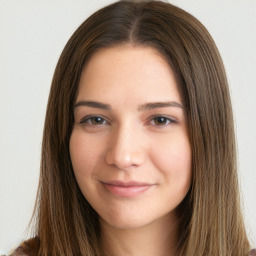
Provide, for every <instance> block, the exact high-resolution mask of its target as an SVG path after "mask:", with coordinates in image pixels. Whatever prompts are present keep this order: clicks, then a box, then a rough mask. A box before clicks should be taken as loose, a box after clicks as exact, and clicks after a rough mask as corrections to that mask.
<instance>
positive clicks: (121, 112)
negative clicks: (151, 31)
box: [70, 45, 191, 229]
mask: <svg viewBox="0 0 256 256" xmlns="http://www.w3.org/2000/svg"><path fill="white" fill-rule="evenodd" d="M74 116H75V123H74V128H73V131H72V135H71V138H70V155H71V160H72V165H73V169H74V173H75V176H76V179H77V182H78V185H79V187H80V189H81V191H82V193H83V195H84V196H85V198H86V199H87V201H88V202H89V203H90V204H91V206H92V207H93V208H94V209H95V211H96V212H97V213H98V214H99V216H100V219H101V221H103V222H104V223H107V224H109V225H111V226H112V227H116V228H122V229H125V228H127V229H129V228H136V227H141V226H145V225H147V224H150V223H153V222H155V221H157V220H160V219H163V218H164V217H167V216H168V215H174V214H173V213H174V209H175V208H176V207H177V206H178V205H179V203H180V202H181V201H182V200H183V198H184V197H185V195H186V194H187V192H188V190H189V187H190V183H191V148H190V144H189V139H188V135H187V127H186V120H185V113H184V109H183V107H182V103H181V97H180V94H179V92H178V89H177V84H176V81H175V78H174V75H173V72H172V70H171V68H170V67H169V65H168V64H167V62H166V61H165V60H164V58H163V57H162V56H161V55H160V54H159V53H158V52H157V51H156V50H154V49H152V48H150V47H134V46H128V45H127V46H120V47H113V48H108V49H102V50H100V51H98V52H97V53H96V54H94V55H93V57H92V58H91V60H90V61H89V62H88V64H87V65H86V67H85V69H84V70H83V72H82V75H81V79H80V84H79V91H78V96H77V100H76V106H75V110H74Z"/></svg>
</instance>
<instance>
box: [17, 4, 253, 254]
mask: <svg viewBox="0 0 256 256" xmlns="http://www.w3.org/2000/svg"><path fill="white" fill-rule="evenodd" d="M236 169H237V167H236V152H235V140H234V129H233V118H232V108H231V103H230V97H229V91H228V84H227V79H226V75H225V71H224V67H223V64H222V61H221V58H220V56H219V53H218V50H217V49H216V46H215V44H214V42H213V40H212V38H211V37H210V35H209V33H208V32H207V30H206V29H205V28H204V27H203V25H202V24H201V23H200V22H199V21H198V20H196V19H195V18H194V17H192V16H191V15H190V14H188V13H186V12H185V11H183V10H181V9H179V8H177V7H175V6H173V5H171V4H168V3H164V2H160V1H120V2H117V3H114V4H112V5H110V6H107V7H105V8H103V9H101V10H99V11H98V12H96V13H95V14H93V15H92V16H91V17H89V18H88V19H87V20H86V21H85V22H84V23H83V24H82V25H81V26H80V27H79V28H78V29H77V31H76V32H75V33H74V34H73V36H72V37H71V39H70V40H69V42H68V43H67V45H66V47H65V48H64V50H63V53H62V55H61V57H60V59H59V62H58V64H57V67H56V70H55V74H54V77H53V82H52V87H51V91H50V96H49V102H48V108H47V113H46V120H45V128H44V137H43V145H42V162H41V177H40V183H39V190H38V195H37V202H36V208H35V213H34V217H33V220H34V225H35V227H36V228H35V230H34V238H32V239H31V240H29V241H26V242H25V243H24V244H23V245H22V246H21V247H19V248H18V249H17V250H16V252H15V253H14V255H22V254H25V255H86V256H96V255H104V256H105V255H106V256H108V255H111V256H112V255H113V256H115V255H118V256H122V255H131V256H135V255H140V256H143V255H147V256H150V255H159V256H165V255H183V256H184V255H197V256H200V255H239V256H240V255H241V256H242V255H249V253H250V244H249V242H248V238H247V235H246V231H245V227H244V223H243V219H242V214H241V209H240V199H239V193H238V180H237V170H236ZM253 253H255V251H251V253H250V254H251V255H253Z"/></svg>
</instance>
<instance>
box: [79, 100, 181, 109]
mask: <svg viewBox="0 0 256 256" xmlns="http://www.w3.org/2000/svg"><path fill="white" fill-rule="evenodd" d="M80 106H86V107H91V108H99V109H104V110H111V106H110V105H109V104H106V103H101V102H97V101H79V102H77V103H76V104H75V108H76V107H80ZM166 107H177V108H181V109H183V108H184V107H183V106H182V104H181V103H178V102H176V101H167V102H152V103H146V104H142V105H139V106H138V111H147V110H152V109H156V108H166Z"/></svg>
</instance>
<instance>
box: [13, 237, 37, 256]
mask: <svg viewBox="0 0 256 256" xmlns="http://www.w3.org/2000/svg"><path fill="white" fill-rule="evenodd" d="M39 247H40V240H39V238H38V237H34V238H31V239H28V240H26V241H23V242H22V243H21V244H20V246H19V247H17V248H16V249H15V250H14V251H13V252H12V253H11V255H10V256H31V255H38V251H39Z"/></svg>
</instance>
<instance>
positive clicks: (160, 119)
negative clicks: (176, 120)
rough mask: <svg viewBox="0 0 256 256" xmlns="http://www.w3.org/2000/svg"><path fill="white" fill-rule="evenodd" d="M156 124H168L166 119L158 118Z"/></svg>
mask: <svg viewBox="0 0 256 256" xmlns="http://www.w3.org/2000/svg"><path fill="white" fill-rule="evenodd" d="M155 122H156V124H164V123H165V122H166V118H165V117H157V118H156V119H155Z"/></svg>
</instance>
